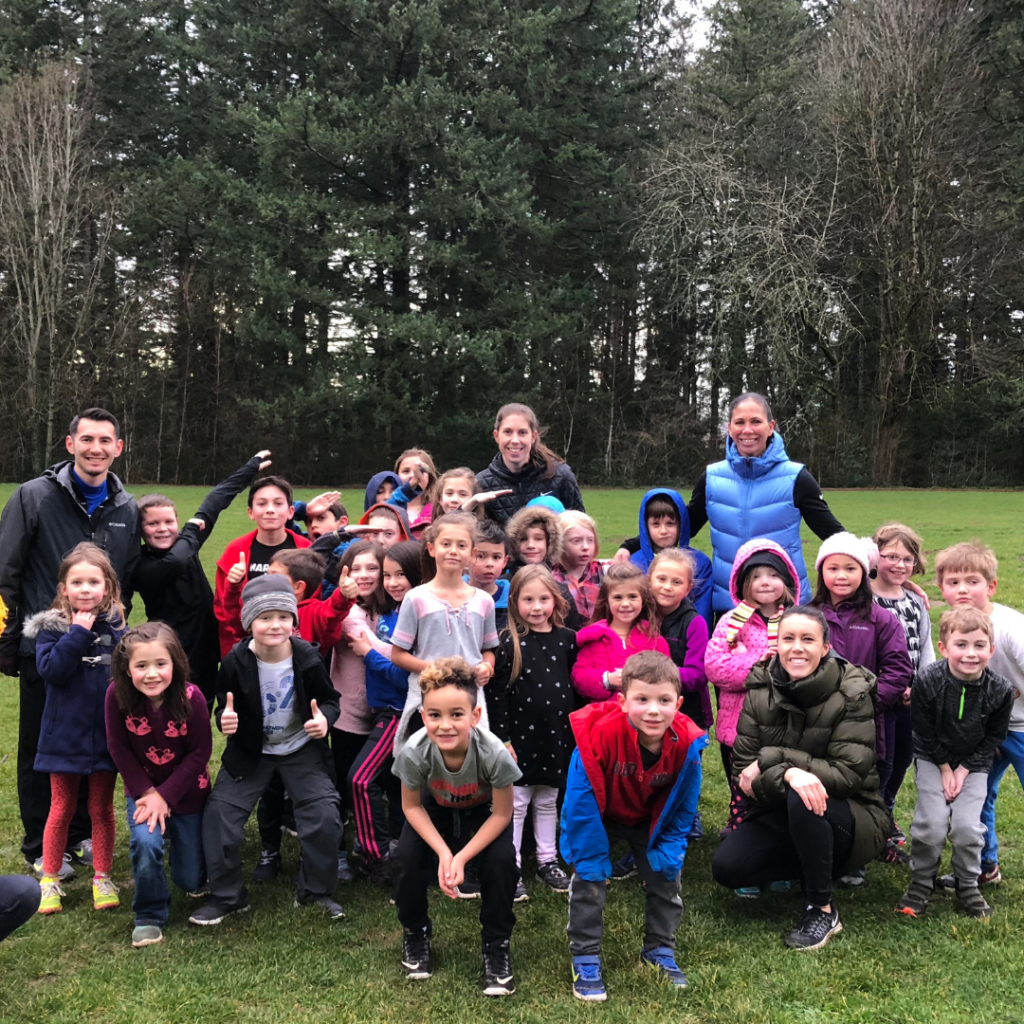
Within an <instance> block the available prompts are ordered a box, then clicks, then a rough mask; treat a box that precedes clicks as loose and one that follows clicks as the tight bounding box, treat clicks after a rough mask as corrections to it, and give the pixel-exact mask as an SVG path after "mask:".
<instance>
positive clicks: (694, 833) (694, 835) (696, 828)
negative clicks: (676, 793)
mask: <svg viewBox="0 0 1024 1024" xmlns="http://www.w3.org/2000/svg"><path fill="white" fill-rule="evenodd" d="M686 838H687V839H688V840H689V841H690V842H691V843H698V842H700V840H702V839H703V838H704V819H703V818H702V817H701V816H700V811H697V813H696V814H694V816H693V824H692V825H691V826H690V834H689V835H688V836H687V837H686Z"/></svg>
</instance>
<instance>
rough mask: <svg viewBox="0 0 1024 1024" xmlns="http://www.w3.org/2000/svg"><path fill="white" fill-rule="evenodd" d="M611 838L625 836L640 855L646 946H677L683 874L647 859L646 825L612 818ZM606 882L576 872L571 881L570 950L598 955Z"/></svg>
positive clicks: (634, 852)
mask: <svg viewBox="0 0 1024 1024" xmlns="http://www.w3.org/2000/svg"><path fill="white" fill-rule="evenodd" d="M605 828H606V830H607V832H608V838H609V841H610V842H614V841H615V840H616V839H625V840H626V842H627V843H629V848H630V849H631V850H632V851H633V856H634V857H635V858H636V869H637V872H638V873H639V875H640V877H641V879H643V882H644V886H645V889H646V895H647V903H646V911H645V914H644V949H656V948H657V947H658V946H668V948H669V949H675V947H676V929H677V928H678V927H679V922H680V921H681V920H682V917H683V900H682V897H681V896H680V895H679V875H676V877H675V878H673V879H672V880H671V881H670V880H669V879H667V878H666V877H665V876H664V875H663V874H661V872H659V871H654V870H653V869H652V868H651V865H650V864H648V863H647V842H648V839H649V838H650V837H649V833H648V831H647V829H645V828H626V827H625V826H624V825H616V824H615V823H614V822H610V823H608V824H606V825H605ZM607 895H608V886H607V884H606V883H605V882H603V881H601V882H588V881H586V880H585V879H583V878H580V876H579V875H577V874H576V873H575V872H573V876H572V881H571V882H570V883H569V926H568V928H567V929H566V931H567V932H568V933H569V950H570V952H571V953H572V955H573V956H598V955H600V953H601V939H602V938H603V937H604V901H605V898H606V897H607Z"/></svg>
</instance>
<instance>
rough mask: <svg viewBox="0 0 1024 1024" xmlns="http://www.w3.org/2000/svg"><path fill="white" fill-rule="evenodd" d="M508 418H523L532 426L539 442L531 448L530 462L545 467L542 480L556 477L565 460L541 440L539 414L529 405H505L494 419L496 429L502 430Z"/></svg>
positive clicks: (514, 403)
mask: <svg viewBox="0 0 1024 1024" xmlns="http://www.w3.org/2000/svg"><path fill="white" fill-rule="evenodd" d="M508 416H522V417H523V419H525V420H526V422H527V423H528V424H529V425H530V430H532V431H533V432H534V433H535V434H536V435H537V440H536V441H534V442H533V444H532V445H531V446H530V461H531V462H532V463H533V464H534V465H536V466H543V467H544V472H543V473H542V474H541V478H542V479H544V480H550V479H551V478H552V477H553V476H554V475H555V470H556V469H557V468H558V463H560V462H564V461H565V459H560V458H559V457H558V456H557V455H556V454H555V453H554V452H553V451H552V450H551V449H550V448H549V447H548V446H547V445H546V444H545V443H544V442H543V441H542V440H541V437H542V436H543V433H544V431H542V430H541V426H540V420H538V419H537V414H536V413H535V412H534V411H533V410H532V409H531V408H530V407H529V406H528V405H523V404H522V403H521V402H509V403H508V405H503V406H502V407H501V408H500V409H499V410H498V415H497V416H495V417H494V429H495V430H500V429H501V424H502V421H503V420H504V419H505V418H506V417H508Z"/></svg>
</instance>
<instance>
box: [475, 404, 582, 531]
mask: <svg viewBox="0 0 1024 1024" xmlns="http://www.w3.org/2000/svg"><path fill="white" fill-rule="evenodd" d="M494 440H495V442H496V443H497V445H498V454H497V455H495V456H494V458H493V459H491V464H490V465H489V466H488V467H487V468H486V469H485V470H484V471H483V472H482V473H478V474H477V478H476V482H477V485H478V486H479V488H480V490H481V492H483V493H481V494H480V495H479V496H478V497H477V501H478V502H485V504H484V513H485V514H486V515H487V517H488V518H489V519H493V520H495V521H496V522H498V523H501V524H502V525H504V524H505V523H507V522H508V521H509V520H510V519H511V518H512V517H513V516H514V515H515V514H516V513H517V512H518V511H519V510H520V509H521V508H523V507H524V506H525V505H527V504H529V502H531V501H532V500H533V499H534V498H539V497H542V496H544V495H552V496H553V497H555V498H557V499H558V500H559V501H560V502H561V503H562V504H563V505H564V506H565V508H566V509H575V510H576V511H577V512H586V509H585V508H584V507H583V496H582V495H581V494H580V486H579V484H578V483H576V477H575V476H574V475H573V472H572V470H571V469H570V468H569V467H568V465H567V464H566V463H565V462H564V461H563V460H562V459H560V458H559V457H558V456H557V455H556V454H555V453H554V452H553V451H552V450H551V449H550V448H548V446H547V445H546V444H544V442H543V441H541V439H540V422H539V421H538V420H537V416H536V414H535V413H534V411H533V410H532V409H531V408H530V407H529V406H528V405H521V404H520V403H518V402H512V403H510V404H509V405H503V406H502V407H501V408H500V409H499V410H498V415H497V416H496V417H495V419H494Z"/></svg>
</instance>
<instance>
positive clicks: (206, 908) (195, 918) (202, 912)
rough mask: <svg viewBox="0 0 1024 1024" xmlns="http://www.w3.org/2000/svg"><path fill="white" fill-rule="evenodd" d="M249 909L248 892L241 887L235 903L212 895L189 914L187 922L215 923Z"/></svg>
mask: <svg viewBox="0 0 1024 1024" xmlns="http://www.w3.org/2000/svg"><path fill="white" fill-rule="evenodd" d="M248 909H249V893H248V892H246V890H245V889H243V890H242V891H241V892H240V893H239V895H238V900H237V902H235V903H227V902H225V901H224V900H219V899H217V898H216V897H214V898H213V899H212V900H210V901H209V903H204V904H203V905H202V906H201V907H200V908H199V909H198V910H197V911H196V912H195V913H194V914H191V915H189V919H188V923H189V924H198V925H215V924H220V923H221V921H223V920H224V918H225V917H230V916H231V915H232V914H244V913H245V912H246V911H247V910H248Z"/></svg>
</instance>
